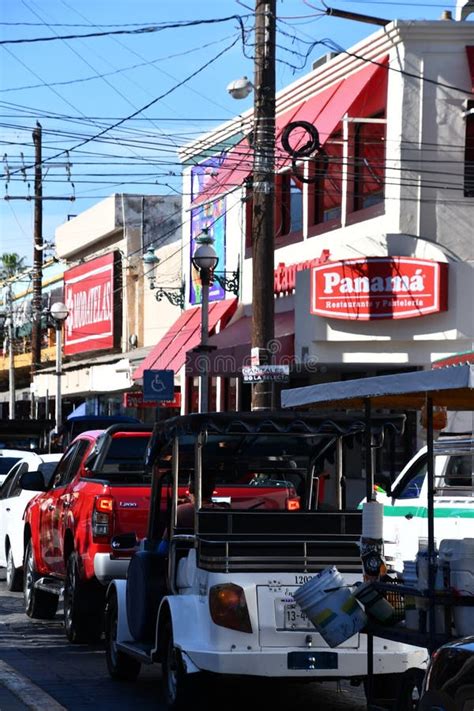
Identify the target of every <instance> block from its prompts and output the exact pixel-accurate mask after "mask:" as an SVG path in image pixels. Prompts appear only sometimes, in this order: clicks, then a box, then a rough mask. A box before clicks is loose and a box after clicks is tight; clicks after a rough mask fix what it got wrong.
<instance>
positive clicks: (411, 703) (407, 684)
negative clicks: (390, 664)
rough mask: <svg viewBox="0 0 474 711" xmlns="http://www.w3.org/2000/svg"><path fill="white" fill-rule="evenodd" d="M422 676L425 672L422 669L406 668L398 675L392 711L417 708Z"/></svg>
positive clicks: (406, 710)
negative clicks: (398, 679)
mask: <svg viewBox="0 0 474 711" xmlns="http://www.w3.org/2000/svg"><path fill="white" fill-rule="evenodd" d="M424 678H425V672H424V671H423V670H422V669H408V670H407V671H406V672H404V673H403V674H401V675H400V683H399V686H398V694H397V697H396V701H395V704H394V707H393V708H394V711H416V709H418V705H419V701H420V698H421V692H422V687H423V680H424Z"/></svg>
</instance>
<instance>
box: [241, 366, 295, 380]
mask: <svg viewBox="0 0 474 711" xmlns="http://www.w3.org/2000/svg"><path fill="white" fill-rule="evenodd" d="M242 377H243V381H244V383H263V382H267V381H273V382H274V383H287V382H288V381H289V379H290V366H289V365H250V366H244V367H243V368H242Z"/></svg>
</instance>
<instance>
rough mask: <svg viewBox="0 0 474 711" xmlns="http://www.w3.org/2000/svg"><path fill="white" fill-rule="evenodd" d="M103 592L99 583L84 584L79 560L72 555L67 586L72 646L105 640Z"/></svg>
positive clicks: (67, 623) (66, 611) (67, 622)
mask: <svg viewBox="0 0 474 711" xmlns="http://www.w3.org/2000/svg"><path fill="white" fill-rule="evenodd" d="M103 601H104V592H103V590H102V589H101V586H100V583H99V582H97V581H95V580H91V581H87V582H85V581H83V580H81V577H80V573H79V566H78V564H77V556H76V554H75V553H71V555H70V556H69V558H68V561H67V566H66V582H65V585H64V631H65V633H66V637H67V638H68V640H69V641H70V642H73V643H77V644H81V643H94V642H98V641H99V640H100V638H101V637H102V628H103Z"/></svg>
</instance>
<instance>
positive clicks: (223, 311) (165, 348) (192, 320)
mask: <svg viewBox="0 0 474 711" xmlns="http://www.w3.org/2000/svg"><path fill="white" fill-rule="evenodd" d="M236 307H237V299H225V300H224V301H213V302H211V303H210V304H209V333H210V334H212V333H214V331H215V329H216V326H217V325H218V324H219V322H221V325H223V324H222V322H225V323H227V321H228V320H229V319H230V317H231V316H232V314H233V313H234V311H235V309H236ZM200 342H201V307H200V306H194V307H193V308H191V309H187V310H186V311H183V313H182V314H181V316H180V317H179V318H178V320H177V321H176V322H175V323H174V324H173V325H172V326H171V328H170V329H169V330H168V332H167V333H166V335H164V336H163V338H162V339H161V340H160V341H159V342H158V343H157V344H156V346H155V347H154V348H152V350H151V351H150V353H149V354H148V355H147V357H146V358H145V360H144V361H143V362H142V364H141V365H140V366H139V367H138V368H137V369H136V370H135V372H134V373H133V375H132V378H133V380H142V379H143V371H144V370H174V371H175V373H176V372H178V371H179V370H181V368H182V367H183V365H184V363H185V361H186V353H187V351H189V350H191V349H192V348H196V346H198V345H199V344H200Z"/></svg>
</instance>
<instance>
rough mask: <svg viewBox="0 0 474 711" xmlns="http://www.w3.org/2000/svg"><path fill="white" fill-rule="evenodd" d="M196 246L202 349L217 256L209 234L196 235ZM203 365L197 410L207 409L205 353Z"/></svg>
mask: <svg viewBox="0 0 474 711" xmlns="http://www.w3.org/2000/svg"><path fill="white" fill-rule="evenodd" d="M196 242H197V243H198V246H197V247H196V250H195V251H194V254H193V260H192V261H193V265H194V267H195V268H196V270H197V271H198V273H199V277H200V280H201V286H202V304H201V345H200V348H201V350H203V351H206V350H207V347H208V342H209V286H210V283H211V279H212V273H213V271H214V269H215V268H216V266H217V263H218V261H219V257H218V256H217V253H216V250H215V249H214V247H213V242H214V240H213V239H212V237H210V236H209V235H202V236H201V237H198V238H197V240H196ZM203 361H204V367H203V370H202V372H201V379H200V393H199V412H208V411H209V374H208V363H207V357H206V353H204V359H203Z"/></svg>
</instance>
